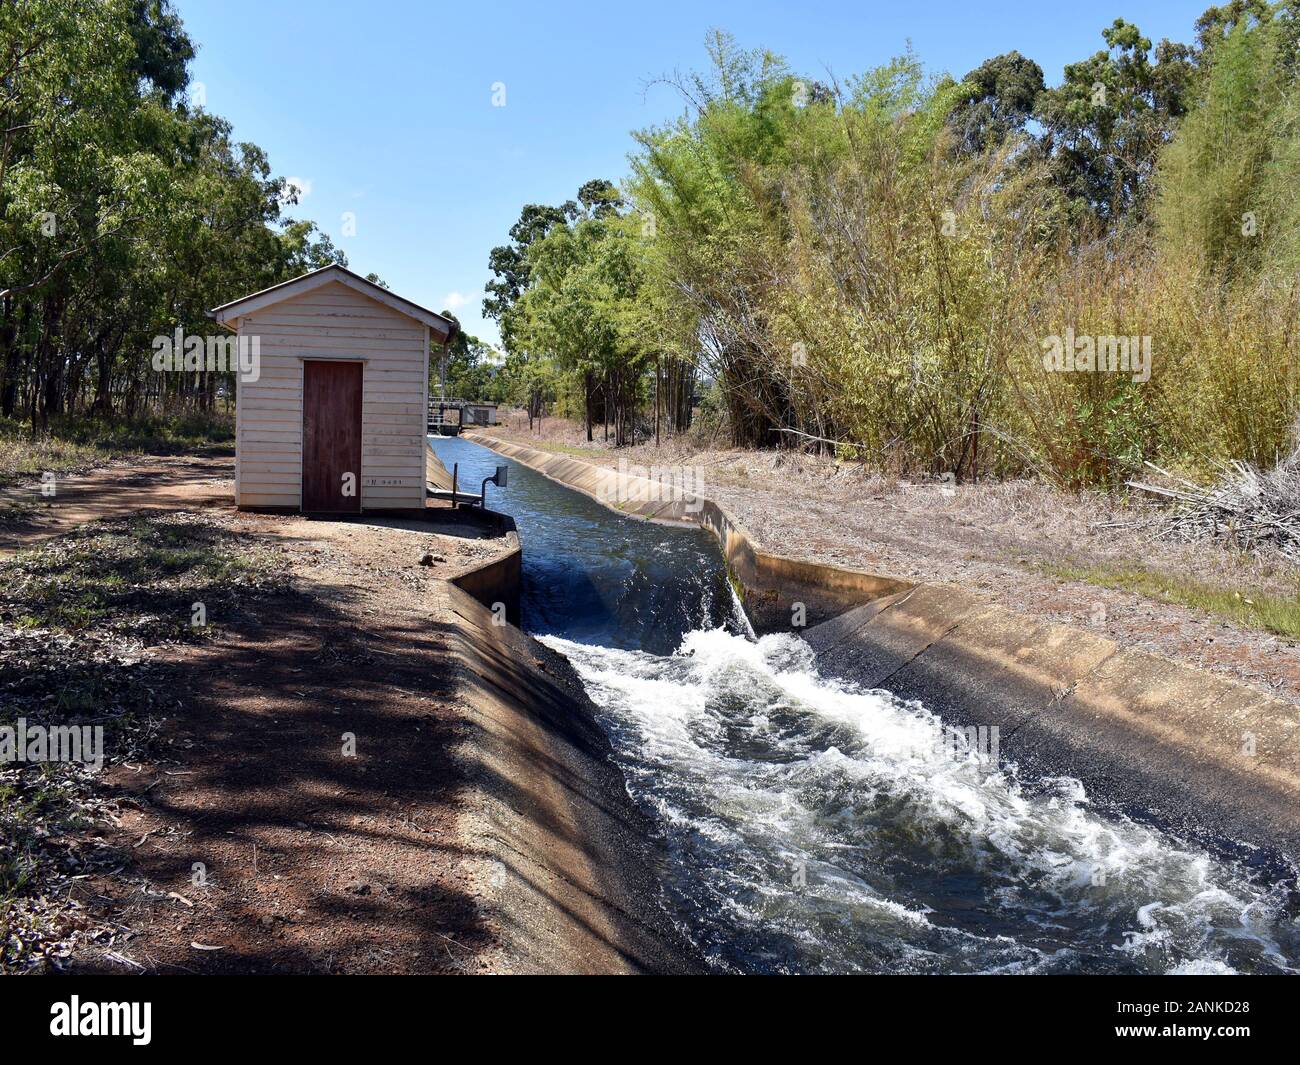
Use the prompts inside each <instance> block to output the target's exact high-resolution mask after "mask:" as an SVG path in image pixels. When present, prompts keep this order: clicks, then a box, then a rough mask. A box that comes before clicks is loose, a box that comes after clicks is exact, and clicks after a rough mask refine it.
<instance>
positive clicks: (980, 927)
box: [431, 438, 1300, 973]
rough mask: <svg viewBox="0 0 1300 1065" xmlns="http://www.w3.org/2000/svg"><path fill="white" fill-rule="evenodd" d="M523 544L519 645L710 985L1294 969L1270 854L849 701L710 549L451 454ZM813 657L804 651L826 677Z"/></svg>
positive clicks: (982, 737) (972, 735)
mask: <svg viewBox="0 0 1300 1065" xmlns="http://www.w3.org/2000/svg"><path fill="white" fill-rule="evenodd" d="M431 446H432V447H433V448H434V450H435V452H436V454H437V455H438V456H439V458H440V459H441V460H442V462H443V463H444V464H445V465H446V466H447V467H448V468H449V469H450V468H451V467H452V466H453V465H455V466H457V467H458V470H459V476H460V478H461V481H462V483H469V484H472V485H474V486H477V485H478V484H479V482H480V481H481V479H482V478H483V477H485V476H487V475H489V474H490V473H491V472H492V469H493V468H494V467H495V466H496V465H498V464H500V463H502V462H509V464H510V472H509V487H508V489H507V490H506V491H505V492H504V493H500V494H498V493H492V494H490V496H489V501H488V502H489V505H490V506H493V507H495V508H497V509H499V510H502V511H504V512H507V513H509V514H510V515H511V516H512V517H513V518H514V520H515V522H516V524H517V527H518V531H519V535H520V539H521V541H522V544H523V579H522V589H521V611H520V614H521V620H522V627H523V628H524V629H525V630H526V631H527V632H529V633H531V634H532V635H533V636H534V637H536V638H538V639H539V640H541V641H542V642H543V643H545V644H546V645H548V646H549V647H550V648H553V649H555V650H557V651H559V652H560V653H561V654H562V655H564V656H565V657H566V658H567V659H568V660H569V661H570V662H571V663H572V665H573V666H574V668H575V669H576V670H577V672H578V675H579V676H580V677H581V680H582V682H583V685H584V686H585V688H586V691H587V693H588V695H589V696H590V697H591V700H592V701H593V702H594V704H595V706H596V708H597V714H598V719H599V724H600V726H601V728H602V729H603V730H604V732H605V734H606V735H607V736H608V738H609V740H610V742H611V744H612V748H613V752H614V758H615V761H616V762H617V765H618V768H619V769H620V770H621V772H622V775H623V778H624V780H625V782H626V786H627V789H628V791H629V793H630V795H631V796H632V798H633V799H634V800H635V802H636V804H637V805H638V806H639V807H640V808H641V810H642V811H643V812H644V813H645V814H646V815H647V816H648V817H649V819H650V822H651V824H652V825H653V833H654V835H655V839H654V843H655V846H656V847H657V849H658V850H659V852H660V853H661V854H662V860H661V861H660V862H659V863H658V864H657V867H656V868H657V874H658V876H659V877H660V884H659V888H658V890H659V892H660V894H661V898H662V904H663V906H664V907H665V908H666V910H667V911H668V914H669V915H670V918H671V920H672V922H673V924H675V925H676V926H677V928H678V929H680V931H681V933H682V935H683V936H684V937H685V938H686V939H687V940H688V941H689V942H690V944H692V945H693V947H694V948H695V950H696V951H697V952H698V954H699V955H700V956H701V957H702V958H703V959H704V962H705V963H706V964H707V965H708V966H711V967H714V968H716V969H717V970H720V971H731V972H746V973H769V972H801V973H818V972H826V973H839V972H900V971H901V972H911V973H1027V972H1041V973H1075V972H1086V973H1198V972H1210V973H1227V972H1241V973H1248V972H1249V973H1270V972H1295V971H1297V969H1300V899H1298V898H1297V891H1296V887H1297V881H1296V872H1295V868H1294V866H1293V865H1292V864H1291V863H1290V862H1289V860H1288V859H1287V858H1286V857H1285V856H1284V855H1282V854H1280V853H1267V854H1266V853H1265V852H1264V851H1263V850H1262V849H1261V848H1258V847H1253V846H1250V845H1243V844H1241V843H1239V842H1237V841H1234V840H1233V839H1231V838H1228V837H1227V836H1223V835H1215V834H1213V833H1206V832H1202V833H1199V834H1194V833H1188V832H1185V831H1182V830H1181V826H1180V829H1179V830H1178V831H1173V830H1171V829H1170V826H1169V824H1168V822H1167V820H1165V819H1162V818H1159V817H1155V816H1144V814H1143V811H1142V810H1141V809H1135V808H1134V807H1133V804H1132V803H1129V804H1128V805H1127V806H1124V805H1123V804H1121V803H1120V802H1119V801H1117V800H1116V798H1115V797H1114V796H1108V795H1105V794H1100V793H1095V791H1094V790H1090V789H1089V788H1087V787H1085V785H1084V784H1083V783H1081V782H1080V781H1079V780H1078V779H1076V778H1075V777H1074V776H1072V775H1066V774H1060V773H1044V772H1041V771H1039V772H1030V771H1029V770H1028V769H1027V768H1024V767H1018V766H1017V765H1016V764H1014V763H1013V762H1012V761H1011V760H1009V759H1008V758H1007V757H1005V753H1004V752H1000V751H999V750H998V731H997V729H996V728H992V729H988V730H986V731H983V732H980V731H978V730H971V731H969V732H967V731H965V730H963V729H958V730H954V728H953V727H952V726H953V725H954V724H957V725H966V724H968V722H964V721H963V722H956V723H954V722H953V721H951V720H949V721H944V720H941V719H940V718H939V717H938V716H936V715H935V714H934V713H932V712H931V710H930V709H928V708H927V706H926V705H925V703H924V702H922V701H917V700H907V699H903V698H899V697H896V696H895V695H894V694H891V692H890V691H888V690H883V689H869V688H865V687H860V686H857V685H855V684H854V683H852V682H851V681H848V680H837V679H834V676H833V674H836V673H839V674H845V673H846V672H849V671H846V670H844V669H843V668H837V666H840V667H842V666H843V662H838V663H837V662H835V661H833V660H832V659H833V658H834V656H835V655H836V654H837V643H836V640H835V639H833V638H828V637H827V635H826V634H827V632H830V633H831V636H834V630H833V628H830V627H833V626H834V625H835V622H828V623H827V626H823V628H822V632H821V634H820V636H819V634H818V630H817V629H816V628H813V629H812V630H810V631H809V633H808V634H807V636H808V638H807V639H804V638H802V637H801V636H800V635H795V634H791V633H776V634H771V635H763V636H761V637H756V636H755V635H754V633H753V630H752V629H751V627H750V622H749V620H748V619H747V618H746V615H745V612H744V611H743V609H742V608H741V606H740V601H739V600H738V598H737V597H736V595H735V593H734V592H733V591H732V585H731V583H730V582H729V580H728V574H727V567H726V564H725V563H724V560H723V557H722V554H721V553H720V552H719V550H718V544H717V542H716V541H715V540H714V539H713V537H711V536H709V535H708V534H707V533H706V532H705V531H703V530H702V529H700V528H679V527H669V526H666V525H661V524H655V523H651V522H646V521H636V520H631V519H629V518H626V517H623V516H621V515H619V514H617V513H615V512H614V511H612V510H610V509H607V508H606V507H604V506H602V505H601V504H600V503H598V502H596V501H595V500H593V499H591V498H588V497H587V496H584V495H582V494H579V493H578V492H575V491H572V490H570V489H568V488H566V487H563V486H561V485H559V484H557V483H555V482H554V481H552V480H550V479H548V478H546V477H544V476H542V475H541V474H540V473H538V472H535V471H534V470H532V469H530V468H529V467H527V466H525V465H522V464H519V463H516V462H513V461H511V460H509V459H503V458H501V457H500V456H499V455H497V454H494V453H493V452H491V451H489V450H487V449H486V448H484V447H481V446H479V445H478V444H475V443H473V442H471V441H468V440H466V439H463V438H446V439H435V440H433V441H432V444H431ZM817 648H821V651H820V660H819V652H818V650H817Z"/></svg>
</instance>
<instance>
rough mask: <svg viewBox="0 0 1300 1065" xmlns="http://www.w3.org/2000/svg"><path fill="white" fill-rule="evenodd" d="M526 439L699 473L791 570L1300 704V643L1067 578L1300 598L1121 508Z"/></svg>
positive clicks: (1282, 576) (784, 461)
mask: <svg viewBox="0 0 1300 1065" xmlns="http://www.w3.org/2000/svg"><path fill="white" fill-rule="evenodd" d="M492 432H493V433H494V434H495V435H498V436H500V437H501V438H502V439H505V440H510V441H512V442H514V443H519V444H523V445H525V446H529V447H535V448H542V449H545V450H552V451H559V452H563V453H565V454H569V455H573V456H574V457H576V458H580V459H582V460H583V461H586V462H593V463H597V464H601V465H605V466H611V467H617V466H618V465H619V464H620V463H627V464H628V465H640V466H643V467H647V468H648V467H651V466H659V467H668V468H669V469H672V468H674V467H677V466H684V467H689V468H690V470H691V475H692V477H695V478H699V479H700V481H701V482H702V487H701V489H700V492H701V494H702V495H704V496H707V497H708V498H710V499H713V500H715V501H716V502H717V503H719V504H720V505H722V506H723V507H725V508H726V509H727V511H728V512H729V513H731V514H732V515H733V516H734V517H735V518H736V519H737V520H738V521H739V522H740V523H741V525H743V526H744V527H745V528H746V530H747V531H748V532H749V533H750V534H751V536H752V537H753V538H754V539H756V540H757V542H758V543H760V544H761V545H762V546H763V547H764V548H766V549H767V550H769V551H772V552H774V553H776V554H781V555H785V556H787V557H789V558H796V559H805V560H808V561H813V562H821V563H829V564H832V565H840V566H847V567H850V568H854V569H863V570H867V571H870V572H875V573H881V574H885V575H889V576H895V577H903V578H907V579H910V580H914V581H943V582H951V583H955V584H959V585H961V586H962V587H965V588H968V589H971V590H974V591H977V592H978V593H979V594H980V595H981V596H983V597H985V598H986V599H989V600H991V601H993V602H997V603H999V604H1001V605H1003V606H1006V607H1009V608H1011V609H1014V610H1018V611H1022V612H1024V613H1028V614H1032V615H1035V616H1038V617H1042V618H1045V619H1049V620H1052V621H1057V622H1062V623H1064V624H1069V625H1075V626H1079V627H1084V628H1088V629H1091V630H1092V631H1094V632H1097V633H1098V634H1101V635H1105V636H1108V637H1109V638H1110V639H1113V640H1115V641H1116V642H1117V643H1119V644H1120V645H1121V646H1124V647H1129V648H1135V649H1141V650H1144V651H1149V652H1151V653H1153V654H1159V655H1164V656H1165V657H1167V658H1172V659H1175V660H1176V661H1180V662H1183V663H1185V664H1187V665H1191V666H1195V667H1197V668H1200V669H1208V670H1211V671H1212V672H1216V673H1219V674H1221V675H1224V676H1227V677H1231V678H1233V679H1236V680H1239V681H1241V682H1242V683H1245V684H1248V685H1250V686H1252V687H1255V688H1257V689H1259V690H1261V691H1265V692H1267V693H1268V694H1270V695H1274V696H1277V697H1279V698H1283V699H1287V700H1289V701H1291V702H1295V703H1298V704H1300V646H1297V643H1296V641H1294V640H1291V639H1288V638H1284V637H1281V636H1275V635H1272V634H1270V633H1268V632H1263V631H1260V630H1257V629H1251V628H1247V627H1244V626H1239V625H1237V624H1234V623H1232V622H1229V621H1226V620H1224V619H1222V618H1220V617H1216V616H1214V615H1211V614H1208V613H1206V612H1204V611H1201V610H1197V609H1193V608H1190V607H1185V606H1181V605H1178V604H1175V603H1168V602H1163V601H1160V600H1158V599H1154V598H1151V597H1148V596H1146V595H1142V594H1137V593H1135V592H1131V591H1126V590H1121V589H1112V588H1106V587H1101V586H1099V585H1098V584H1095V583H1092V582H1090V581H1084V580H1074V579H1063V578H1062V577H1060V576H1057V575H1055V572H1054V571H1059V569H1060V568H1061V567H1067V568H1070V567H1084V568H1087V567H1094V566H1097V567H1103V568H1108V569H1116V568H1124V567H1129V566H1137V567H1140V568H1143V569H1150V570H1155V571H1157V572H1164V573H1167V574H1170V575H1171V576H1172V577H1174V578H1184V577H1189V576H1190V577H1193V578H1197V579H1202V580H1205V581H1207V582H1219V583H1222V584H1225V585H1227V586H1229V587H1234V586H1235V587H1241V588H1246V589H1264V590H1268V591H1272V592H1273V593H1275V594H1278V595H1284V596H1293V595H1294V594H1295V591H1296V587H1297V581H1298V580H1300V574H1297V573H1296V572H1295V571H1294V570H1293V568H1291V567H1287V566H1284V565H1281V564H1279V563H1277V562H1274V561H1271V560H1268V559H1254V558H1250V557H1247V556H1244V555H1242V554H1239V553H1233V552H1229V551H1227V550H1224V549H1222V548H1220V547H1218V546H1215V545H1175V544H1170V543H1167V542H1163V541H1158V540H1155V539H1153V538H1152V537H1151V536H1149V535H1146V534H1143V533H1142V532H1140V531H1137V530H1132V529H1113V528H1112V529H1104V528H1099V526H1100V525H1101V524H1102V523H1105V522H1109V521H1115V520H1123V519H1131V518H1132V517H1133V514H1132V512H1131V511H1125V510H1124V508H1122V507H1121V506H1119V505H1118V504H1117V503H1116V502H1115V501H1114V500H1111V499H1107V498H1105V497H1101V496H1089V495H1085V496H1082V497H1075V496H1066V495H1063V494H1062V493H1058V492H1054V491H1052V490H1051V489H1049V488H1046V487H1044V486H1042V485H1038V484H1033V483H1029V482H1023V481H1021V482H1012V483H1009V484H998V485H979V486H966V485H962V486H946V485H941V484H935V483H932V484H906V483H896V482H892V481H886V480H884V479H881V478H877V477H872V476H869V475H863V474H862V473H860V472H859V471H857V470H856V469H854V468H852V467H847V466H842V465H836V464H835V463H833V462H830V461H828V460H824V459H817V458H813V457H811V456H804V455H799V454H797V453H791V452H781V453H778V452H771V451H767V452H758V451H739V450H730V449H721V448H716V449H709V448H702V447H701V446H700V445H699V443H698V442H693V441H691V442H688V441H683V442H681V443H677V442H673V443H669V444H665V445H664V446H663V447H660V448H655V447H654V446H653V444H650V445H640V446H637V447H633V448H624V449H622V450H620V451H614V450H612V449H610V448H607V447H605V446H603V444H602V442H601V441H600V440H599V428H597V437H598V439H597V440H596V441H595V442H594V443H593V444H588V443H587V442H586V441H585V439H584V438H583V434H582V432H581V428H580V427H579V426H576V425H574V424H572V423H567V422H565V421H563V420H561V419H558V418H549V419H547V420H546V424H545V428H544V431H543V432H542V433H541V434H537V433H529V432H528V430H527V427H526V423H524V424H523V425H522V426H519V427H509V426H508V427H501V428H497V429H493V430H492Z"/></svg>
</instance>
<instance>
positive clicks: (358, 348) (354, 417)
mask: <svg viewBox="0 0 1300 1065" xmlns="http://www.w3.org/2000/svg"><path fill="white" fill-rule="evenodd" d="M209 313H210V314H211V315H212V317H213V318H215V319H216V320H217V321H218V322H220V323H221V324H222V325H224V326H226V327H227V328H228V329H232V330H234V331H235V332H236V333H238V334H239V337H240V339H241V343H242V341H243V338H248V340H249V344H248V350H250V351H252V352H254V353H255V357H254V359H253V369H252V371H251V372H249V373H247V374H244V373H241V374H239V375H238V385H237V391H236V400H235V503H236V505H237V506H238V507H240V508H241V509H258V510H262V509H267V510H290V511H298V510H301V511H305V512H310V513H322V514H325V513H332V514H340V513H342V514H347V513H352V514H355V513H360V512H361V511H362V510H393V509H404V508H413V507H414V508H418V507H423V506H424V496H425V479H424V467H425V450H426V448H427V446H428V445H427V442H426V440H425V433H426V431H427V424H426V421H425V418H426V410H427V406H428V400H429V395H428V392H429V345H430V342H431V341H435V342H437V343H438V344H439V345H445V344H446V343H447V342H448V341H449V340H450V339H451V337H452V335H453V334H454V332H455V328H456V325H455V323H454V322H452V321H451V320H450V319H448V318H444V317H443V316H442V315H440V314H435V313H434V312H433V311H430V310H427V309H426V308H424V307H421V306H420V305H419V304H416V303H412V302H411V301H410V300H405V299H402V297H400V296H397V295H394V294H393V293H392V292H389V291H388V290H387V289H386V288H383V287H382V286H380V285H376V284H375V283H374V282H372V281H367V280H366V279H365V278H364V277H360V276H359V275H357V274H354V273H353V272H352V271H351V270H347V269H345V268H344V267H342V266H326V267H324V268H322V269H320V270H314V271H312V272H311V273H309V274H303V275H302V277H297V278H294V279H293V280H292V281H286V282H284V283H283V284H280V285H275V286H274V287H272V288H268V289H264V290H263V291H261V292H255V293H253V294H252V295H251V296H244V297H243V298H242V299H237V300H234V301H232V302H231V303H226V304H223V305H222V306H220V307H217V308H214V309H213V310H212V311H211V312H209Z"/></svg>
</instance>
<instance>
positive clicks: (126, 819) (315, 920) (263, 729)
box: [0, 459, 503, 973]
mask: <svg viewBox="0 0 1300 1065" xmlns="http://www.w3.org/2000/svg"><path fill="white" fill-rule="evenodd" d="M230 474H231V466H230V463H229V461H217V462H213V461H211V460H202V459H176V460H167V461H160V462H157V463H150V464H149V465H147V466H140V467H115V468H106V469H101V470H98V471H95V472H94V473H90V474H87V475H85V476H81V477H75V478H69V479H68V482H67V483H61V484H60V485H59V486H58V494H57V496H56V497H55V501H54V503H53V505H52V506H50V507H48V508H43V509H42V510H41V511H40V512H39V513H38V514H37V515H35V517H34V520H31V521H29V522H27V523H26V524H24V525H23V526H22V527H21V528H18V529H15V528H13V527H10V528H7V529H5V530H4V533H3V540H2V541H0V543H3V546H4V547H6V548H8V549H9V550H10V551H13V550H15V549H19V548H22V547H25V546H30V545H33V544H36V543H38V542H40V541H42V540H45V539H49V538H51V537H54V536H58V535H61V534H63V533H66V532H67V531H69V530H70V529H72V528H73V527H75V526H76V525H78V524H81V523H83V522H87V521H93V520H96V519H100V518H116V517H122V516H125V515H127V514H132V513H148V512H151V511H176V510H189V511H191V512H192V511H195V510H196V509H198V508H207V509H206V511H205V512H204V514H205V520H207V521H210V522H214V523H216V524H217V525H218V526H219V528H220V530H221V531H222V532H223V533H225V532H228V533H229V534H231V535H232V537H233V536H235V535H237V534H241V533H242V534H252V535H253V536H255V537H256V538H257V540H258V541H259V542H260V543H263V544H267V545H270V547H271V549H272V550H273V551H274V552H276V554H277V555H278V556H279V563H280V566H282V572H284V573H285V574H286V575H288V576H289V578H290V581H289V584H288V587H289V589H290V590H288V591H285V592H283V593H277V594H274V595H272V596H270V597H269V598H267V599H263V600H260V601H259V602H258V603H257V606H256V608H255V616H254V615H253V614H251V613H242V614H241V615H240V616H238V617H232V618H222V617H209V618H208V621H209V623H211V624H213V625H214V626H216V629H215V631H216V633H217V636H216V638H215V639H214V640H212V641H210V642H207V643H202V644H198V645H178V644H164V645H161V647H160V648H158V649H156V651H155V652H154V653H156V654H158V655H159V656H160V657H162V658H163V659H164V660H165V661H166V662H167V664H168V665H169V666H171V667H174V668H173V669H171V670H170V675H171V676H172V677H174V678H176V688H175V690H174V692H173V693H172V694H173V695H174V697H175V707H176V709H175V712H174V714H173V715H172V716H171V717H170V718H169V719H168V720H167V721H165V722H164V723H163V726H162V730H161V743H160V744H159V745H157V746H156V747H155V750H160V751H162V752H163V753H162V754H160V755H159V756H157V757H156V758H155V759H153V760H152V761H150V762H146V763H143V764H141V763H130V764H118V765H116V766H114V767H112V768H110V769H109V770H107V771H106V773H105V778H104V780H103V784H104V787H105V790H106V791H107V792H108V793H109V794H110V795H113V796H115V797H116V806H117V809H118V811H119V816H118V823H117V824H116V825H114V826H113V827H111V828H110V829H109V830H108V831H106V832H103V833H98V835H99V836H100V838H102V841H103V843H105V844H107V845H108V846H109V847H110V848H112V849H114V850H115V851H116V852H117V853H118V854H120V855H121V863H120V869H119V871H118V872H117V873H116V875H108V876H104V875H98V876H95V877H89V878H85V879H82V880H80V881H79V882H78V884H77V887H76V889H75V891H76V894H75V896H74V897H75V898H76V900H77V901H78V902H79V903H80V904H81V905H82V906H84V907H85V908H86V910H88V911H89V913H90V914H91V915H92V916H95V917H104V916H106V915H107V916H109V917H110V918H111V920H112V922H113V923H115V924H116V925H117V926H118V927H120V928H122V929H123V934H122V936H121V937H119V938H118V940H117V941H115V942H111V943H103V944H100V945H96V946H86V947H83V948H81V949H79V951H78V952H77V954H76V955H75V957H74V962H73V967H74V969H75V970H78V971H99V972H119V973H120V972H128V971H150V972H175V973H187V972H239V973H246V972H366V973H375V972H463V971H467V970H469V971H472V970H475V969H477V968H478V967H479V966H480V964H481V962H480V961H479V955H480V953H481V951H482V950H483V949H484V948H485V946H486V945H487V944H488V943H489V940H490V936H489V934H488V932H487V931H486V929H485V928H484V926H483V924H482V921H481V918H480V916H479V910H478V907H477V906H476V904H475V892H476V891H477V890H478V889H477V888H476V887H475V886H474V884H473V877H472V874H471V871H470V866H469V865H468V864H467V862H466V859H467V857H468V855H467V852H466V849H465V845H464V843H463V834H462V833H461V832H460V831H459V828H458V822H459V818H460V816H461V812H460V804H461V796H462V789H463V787H464V781H463V780H462V776H461V774H460V772H459V771H458V769H457V766H456V748H457V745H458V743H459V742H461V740H462V739H463V733H464V729H465V723H464V722H465V714H464V710H463V707H458V706H457V705H456V704H455V698H456V696H455V692H454V686H453V684H452V683H451V679H452V678H451V677H450V676H449V668H450V667H449V660H448V656H447V650H446V632H447V626H448V625H449V624H450V623H451V622H450V621H449V619H447V618H444V617H441V616H439V614H438V612H437V610H435V609H433V608H432V606H431V600H432V599H433V598H434V597H433V596H432V595H431V591H432V589H433V588H434V587H435V586H437V585H439V584H440V583H441V578H444V577H447V576H450V575H451V574H452V573H454V572H457V571H460V570H462V569H464V568H465V567H466V566H467V565H468V564H470V563H471V562H479V561H487V560H488V559H491V558H494V557H496V556H497V555H498V554H499V553H500V552H501V551H502V550H503V542H502V541H500V540H496V539H488V538H486V537H485V535H484V534H482V533H480V532H478V531H476V530H475V529H474V528H473V527H469V526H465V525H462V524H455V525H451V524H437V523H436V522H435V523H428V522H416V521H401V520H387V519H376V520H373V521H366V522H360V523H348V522H330V521H313V520H308V519H304V518H301V517H297V516H288V517H279V516H265V515H253V514H239V513H237V512H234V511H233V510H230V509H229V500H230V495H231V489H232V483H231V480H230Z"/></svg>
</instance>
